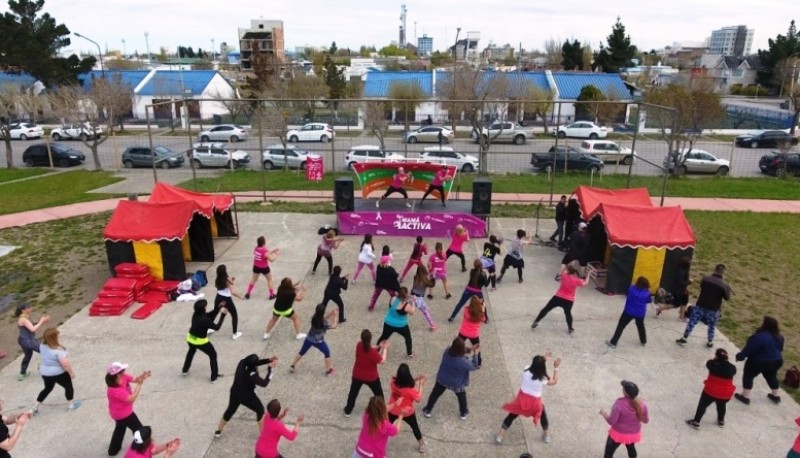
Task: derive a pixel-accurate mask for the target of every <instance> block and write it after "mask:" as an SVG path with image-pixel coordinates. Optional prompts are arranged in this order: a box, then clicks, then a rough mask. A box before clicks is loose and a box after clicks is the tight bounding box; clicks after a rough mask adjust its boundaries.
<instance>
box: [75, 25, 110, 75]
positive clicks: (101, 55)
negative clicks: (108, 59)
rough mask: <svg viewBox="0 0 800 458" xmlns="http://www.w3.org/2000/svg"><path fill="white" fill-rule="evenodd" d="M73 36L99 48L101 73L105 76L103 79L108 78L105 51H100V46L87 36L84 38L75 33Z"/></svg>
mask: <svg viewBox="0 0 800 458" xmlns="http://www.w3.org/2000/svg"><path fill="white" fill-rule="evenodd" d="M73 34H74V35H75V36H76V37H78V38H83V39H84V40H86V41H89V42H91V43H93V44H94V45H95V46H97V56H98V57H99V58H100V72H101V73H102V74H103V78H105V77H106V66H105V65H104V63H103V51H102V50H101V49H100V45H99V44H97V42H96V41H94V40H92V39H91V38H89V37H87V36H84V35H81V34H79V33H78V32H73Z"/></svg>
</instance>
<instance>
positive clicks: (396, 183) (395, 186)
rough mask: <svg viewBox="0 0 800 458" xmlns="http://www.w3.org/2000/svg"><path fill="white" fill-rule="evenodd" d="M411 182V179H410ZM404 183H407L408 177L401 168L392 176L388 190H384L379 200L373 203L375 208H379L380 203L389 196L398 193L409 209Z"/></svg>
mask: <svg viewBox="0 0 800 458" xmlns="http://www.w3.org/2000/svg"><path fill="white" fill-rule="evenodd" d="M411 180H413V177H412V178H411ZM406 181H409V176H408V174H406V171H405V169H403V168H402V167H400V168H398V169H397V173H395V174H394V176H392V184H390V185H389V189H387V190H386V192H385V193H383V195H382V196H381V198H380V199H378V200H377V201H375V207H377V208H380V207H381V201H382V200H383V199H385V198H387V197H389V196H390V195H392V194H394V193H396V192H399V193H400V194H402V195H403V198H404V199H405V200H406V207H408V208H411V204H410V203H408V193H407V192H406Z"/></svg>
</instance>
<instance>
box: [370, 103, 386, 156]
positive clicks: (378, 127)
mask: <svg viewBox="0 0 800 458" xmlns="http://www.w3.org/2000/svg"><path fill="white" fill-rule="evenodd" d="M388 108H391V107H390V106H389V104H388V103H387V102H384V101H383V100H370V101H368V102H367V103H366V111H365V113H364V127H366V128H367V129H369V131H370V133H372V135H374V136H376V137H378V141H379V142H380V144H381V149H382V150H384V149H386V143H385V139H386V132H387V131H388V130H389V117H388V116H387V115H386V111H387V109H388Z"/></svg>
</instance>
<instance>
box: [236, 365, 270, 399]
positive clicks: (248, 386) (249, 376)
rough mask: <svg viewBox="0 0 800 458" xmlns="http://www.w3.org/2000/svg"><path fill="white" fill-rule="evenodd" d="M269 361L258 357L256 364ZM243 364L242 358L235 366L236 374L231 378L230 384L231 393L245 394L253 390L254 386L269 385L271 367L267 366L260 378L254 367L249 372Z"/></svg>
mask: <svg viewBox="0 0 800 458" xmlns="http://www.w3.org/2000/svg"><path fill="white" fill-rule="evenodd" d="M269 363H270V360H269V359H259V360H258V363H256V366H263V365H264V364H269ZM245 366H246V363H245V361H244V360H241V361H239V365H238V366H236V375H235V376H234V378H233V385H231V394H237V395H246V394H249V393H252V392H254V391H255V389H256V386H260V387H265V386H267V385H269V381H270V379H271V378H272V368H271V367H267V375H266V376H264V377H263V378H262V377H260V376H259V375H258V370H256V369H255V368H252V369H251V371H250V372H246V371H245V369H246V368H245Z"/></svg>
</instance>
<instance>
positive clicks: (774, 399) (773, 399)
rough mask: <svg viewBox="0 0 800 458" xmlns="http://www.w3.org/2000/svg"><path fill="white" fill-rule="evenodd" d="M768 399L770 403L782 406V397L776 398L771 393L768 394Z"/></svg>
mask: <svg viewBox="0 0 800 458" xmlns="http://www.w3.org/2000/svg"><path fill="white" fill-rule="evenodd" d="M767 397H768V398H769V400H770V401H772V402H774V403H775V404H780V403H781V397H780V396H775V395H774V394H772V393H769V394H767Z"/></svg>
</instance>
